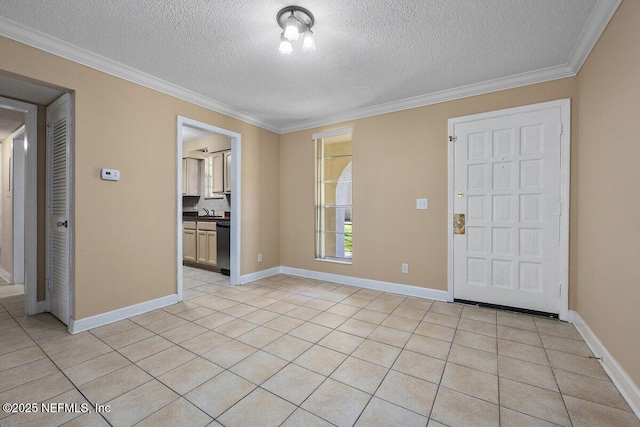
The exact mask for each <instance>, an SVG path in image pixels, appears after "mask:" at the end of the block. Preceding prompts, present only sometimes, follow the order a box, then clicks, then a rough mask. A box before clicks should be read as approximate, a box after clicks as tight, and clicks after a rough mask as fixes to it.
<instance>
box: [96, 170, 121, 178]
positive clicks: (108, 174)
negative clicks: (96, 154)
mask: <svg viewBox="0 0 640 427" xmlns="http://www.w3.org/2000/svg"><path fill="white" fill-rule="evenodd" d="M100 177H101V178H102V179H104V180H106V181H119V180H120V171H119V170H118V169H107V168H103V169H102V170H101V171H100Z"/></svg>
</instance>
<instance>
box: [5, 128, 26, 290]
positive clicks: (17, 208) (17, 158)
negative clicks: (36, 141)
mask: <svg viewBox="0 0 640 427" xmlns="http://www.w3.org/2000/svg"><path fill="white" fill-rule="evenodd" d="M11 139H12V141H11V163H10V166H9V171H10V173H11V177H10V178H9V180H10V182H11V231H12V233H11V235H12V240H13V242H12V252H11V253H12V259H13V262H12V264H13V265H12V266H11V283H13V284H14V285H24V255H25V252H24V230H25V228H24V184H25V178H26V177H25V167H26V164H25V160H26V151H25V142H26V125H22V126H20V128H18V129H17V130H16V131H15V132H13V133H12V134H11Z"/></svg>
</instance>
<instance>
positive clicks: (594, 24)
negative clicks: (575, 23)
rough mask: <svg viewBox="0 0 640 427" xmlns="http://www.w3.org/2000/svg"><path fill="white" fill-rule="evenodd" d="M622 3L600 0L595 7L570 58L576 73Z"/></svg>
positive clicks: (612, 0) (619, 1) (571, 65)
mask: <svg viewBox="0 0 640 427" xmlns="http://www.w3.org/2000/svg"><path fill="white" fill-rule="evenodd" d="M620 3H622V0H598V2H597V3H596V5H595V6H594V7H593V10H592V11H591V16H589V21H587V25H586V26H585V27H584V30H583V31H582V34H580V38H578V42H577V43H576V46H575V48H574V50H573V52H572V53H571V57H570V58H569V62H568V64H569V66H570V67H571V69H573V70H575V72H576V74H577V73H578V71H580V69H581V68H582V65H583V64H584V62H585V61H586V60H587V58H588V57H589V54H590V53H591V50H593V48H594V47H595V45H596V43H597V42H598V39H599V38H600V36H601V35H602V32H603V31H604V29H605V28H607V25H608V24H609V21H611V18H613V14H614V13H616V11H617V10H618V7H619V6H620Z"/></svg>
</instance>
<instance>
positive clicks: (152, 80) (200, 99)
mask: <svg viewBox="0 0 640 427" xmlns="http://www.w3.org/2000/svg"><path fill="white" fill-rule="evenodd" d="M0 35H1V36H4V37H6V38H8V39H11V40H15V41H17V42H20V43H23V44H25V45H28V46H31V47H35V48H37V49H40V50H42V51H45V52H47V53H51V54H53V55H56V56H60V57H62V58H64V59H68V60H70V61H73V62H76V63H78V64H82V65H86V66H87V67H90V68H93V69H95V70H98V71H102V72H104V73H107V74H110V75H112V76H115V77H118V78H121V79H124V80H127V81H130V82H132V83H136V84H139V85H141V86H144V87H147V88H149V89H153V90H156V91H158V92H162V93H164V94H167V95H170V96H173V97H175V98H178V99H181V100H183V101H187V102H190V103H192V104H196V105H199V106H201V107H204V108H206V109H208V110H212V111H215V112H217V113H220V114H224V115H226V116H229V117H232V118H234V119H238V120H242V121H243V122H246V123H249V124H252V125H255V126H258V127H261V128H263V129H266V130H269V131H271V132H275V133H280V129H279V128H278V127H277V126H273V125H271V124H269V123H267V122H265V121H263V120H260V119H258V118H256V117H253V116H250V115H248V114H246V113H243V112H242V111H238V110H236V109H234V108H231V107H229V106H228V105H225V104H222V103H219V102H217V101H215V100H213V99H210V98H207V97H205V96H202V95H199V94H197V93H195V92H192V91H190V90H188V89H185V88H183V87H180V86H178V85H175V84H173V83H169V82H167V81H165V80H162V79H159V78H157V77H154V76H152V75H150V74H147V73H144V72H142V71H140V70H136V69H135V68H132V67H129V66H127V65H124V64H121V63H119V62H116V61H113V60H111V59H109V58H105V57H104V56H101V55H98V54H95V53H93V52H89V51H88V50H85V49H82V48H80V47H78V46H75V45H72V44H70V43H67V42H65V41H62V40H60V39H57V38H55V37H52V36H49V35H47V34H44V33H41V32H39V31H36V30H33V29H31V28H28V27H26V26H24V25H21V24H18V23H16V22H13V21H11V20H8V19H6V18H4V17H0Z"/></svg>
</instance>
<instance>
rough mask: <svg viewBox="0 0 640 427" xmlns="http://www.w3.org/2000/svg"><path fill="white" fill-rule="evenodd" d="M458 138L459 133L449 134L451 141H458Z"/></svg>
mask: <svg viewBox="0 0 640 427" xmlns="http://www.w3.org/2000/svg"><path fill="white" fill-rule="evenodd" d="M457 140H458V136H457V135H449V142H456V141H457Z"/></svg>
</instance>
